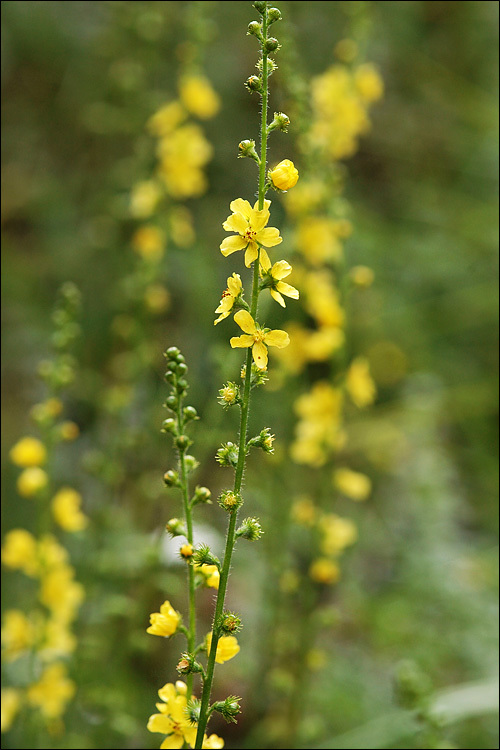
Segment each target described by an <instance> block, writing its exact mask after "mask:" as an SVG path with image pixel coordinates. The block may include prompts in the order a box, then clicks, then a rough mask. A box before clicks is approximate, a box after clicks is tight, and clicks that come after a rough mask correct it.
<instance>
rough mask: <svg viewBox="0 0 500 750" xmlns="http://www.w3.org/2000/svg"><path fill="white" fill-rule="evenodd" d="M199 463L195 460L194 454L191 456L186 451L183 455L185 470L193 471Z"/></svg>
mask: <svg viewBox="0 0 500 750" xmlns="http://www.w3.org/2000/svg"><path fill="white" fill-rule="evenodd" d="M199 465H200V462H199V461H197V460H196V458H195V457H194V456H192V455H191V454H190V453H186V455H185V456H184V467H185V469H186V471H187V472H191V471H194V470H195V469H197V468H198V466H199Z"/></svg>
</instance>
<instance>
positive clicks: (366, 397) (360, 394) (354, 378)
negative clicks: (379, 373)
mask: <svg viewBox="0 0 500 750" xmlns="http://www.w3.org/2000/svg"><path fill="white" fill-rule="evenodd" d="M346 389H347V392H348V394H349V396H350V397H351V399H352V401H353V403H354V404H356V406H357V407H359V408H360V409H363V408H364V407H365V406H369V405H370V404H373V402H374V401H375V398H376V396H377V388H376V386H375V383H374V382H373V378H372V376H371V375H370V365H369V363H368V360H367V359H366V358H365V357H356V359H354V360H353V361H352V362H351V365H350V367H349V370H348V371H347V376H346Z"/></svg>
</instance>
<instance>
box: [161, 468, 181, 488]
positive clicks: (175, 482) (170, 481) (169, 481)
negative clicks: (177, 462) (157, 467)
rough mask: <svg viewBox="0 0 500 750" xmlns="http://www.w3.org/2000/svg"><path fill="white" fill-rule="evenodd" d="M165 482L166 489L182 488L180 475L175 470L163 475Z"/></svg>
mask: <svg viewBox="0 0 500 750" xmlns="http://www.w3.org/2000/svg"><path fill="white" fill-rule="evenodd" d="M163 482H164V483H165V486H166V487H180V486H181V483H180V481H179V474H178V473H177V472H176V471H174V470H173V469H169V471H166V472H165V474H164V475H163Z"/></svg>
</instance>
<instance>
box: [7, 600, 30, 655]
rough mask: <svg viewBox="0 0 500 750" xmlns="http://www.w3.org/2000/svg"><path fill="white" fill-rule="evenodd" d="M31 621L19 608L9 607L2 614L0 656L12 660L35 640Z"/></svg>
mask: <svg viewBox="0 0 500 750" xmlns="http://www.w3.org/2000/svg"><path fill="white" fill-rule="evenodd" d="M36 636H37V633H36V629H35V627H34V625H33V622H31V620H29V618H28V617H26V615H25V614H24V612H21V610H19V609H9V610H7V611H6V612H5V614H4V619H3V626H2V658H5V659H6V660H7V661H14V659H17V658H18V657H19V656H20V655H21V654H22V653H23V651H26V649H29V648H31V646H33V644H34V643H35V640H36Z"/></svg>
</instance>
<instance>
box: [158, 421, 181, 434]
mask: <svg viewBox="0 0 500 750" xmlns="http://www.w3.org/2000/svg"><path fill="white" fill-rule="evenodd" d="M176 430H177V425H176V423H175V419H172V417H170V418H169V419H164V420H163V422H162V423H161V432H171V433H172V434H173V435H175V432H176Z"/></svg>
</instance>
